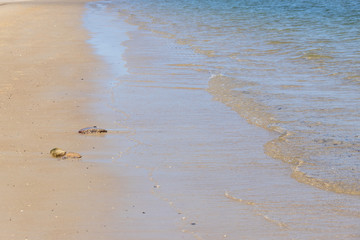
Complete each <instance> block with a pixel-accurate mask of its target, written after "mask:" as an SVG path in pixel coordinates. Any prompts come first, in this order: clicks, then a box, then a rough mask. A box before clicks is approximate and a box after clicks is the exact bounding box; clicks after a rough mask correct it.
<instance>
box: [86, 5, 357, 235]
mask: <svg viewBox="0 0 360 240" xmlns="http://www.w3.org/2000/svg"><path fill="white" fill-rule="evenodd" d="M220 3H221V4H220ZM260 3H264V2H263V1H262V2H257V3H256V4H253V5H251V6H250V5H248V4H249V3H246V2H242V1H236V2H235V1H221V2H220V1H199V2H195V1H170V0H169V1H150V2H146V1H131V2H127V1H104V2H98V3H93V4H90V5H89V11H88V13H87V15H86V18H85V23H87V24H86V26H87V28H88V29H89V31H90V32H92V34H93V37H92V39H91V40H90V42H91V43H92V44H93V45H94V47H95V49H97V53H98V54H100V55H101V56H103V57H104V60H105V61H106V62H107V63H109V64H110V65H111V69H112V70H113V74H114V76H115V77H114V80H113V81H110V84H109V82H106V83H105V84H108V88H109V96H111V97H110V98H109V99H110V100H109V106H110V107H111V109H112V111H113V112H112V114H111V118H112V119H113V121H114V122H115V123H116V125H117V127H118V128H121V129H128V130H129V133H128V134H125V135H121V136H119V137H118V138H119V139H118V140H117V137H116V135H113V136H112V138H113V140H114V141H119V147H118V155H117V156H116V158H115V159H114V162H115V163H116V164H120V165H122V166H123V167H124V168H125V169H127V170H128V171H129V172H136V171H142V173H143V171H145V172H146V173H147V174H148V177H147V181H148V183H149V182H150V183H151V186H153V188H151V189H149V191H151V192H152V193H153V194H154V196H156V197H158V199H159V201H161V202H163V203H166V205H168V206H170V207H171V208H172V209H173V211H174V212H175V213H176V217H175V219H174V222H175V224H176V225H177V227H178V229H179V231H182V232H184V233H186V234H188V235H189V236H191V237H193V239H221V238H227V239H334V238H336V239H359V237H360V232H359V230H358V229H360V212H359V210H358V209H359V207H360V199H359V197H358V196H356V195H351V194H357V188H358V185H357V184H358V175H357V173H358V165H356V156H355V155H356V154H357V152H356V144H357V143H358V142H356V141H357V138H356V137H354V138H351V139H352V140H351V141H350V142H351V143H352V145H351V146H350V145H346V144H345V142H344V141H345V140H344V139H345V138H344V139H343V140H336V141H339V142H334V141H335V140H334V141H333V140H331V137H332V135H334V136H338V138H341V139H342V136H343V135H344V134H345V132H346V134H353V135H355V132H356V131H357V130H356V127H357V126H356V124H358V123H357V122H356V121H355V120H356V114H353V115H351V114H350V113H354V112H355V113H356V106H355V100H354V99H356V97H355V93H356V87H357V86H358V85H357V83H356V81H352V80H351V81H349V82H346V81H345V79H346V77H339V76H340V75H341V76H345V75H347V74H349V72H351V71H357V69H356V67H354V66H356V52H353V53H352V55H351V56H353V57H352V58H351V57H350V56H347V58H349V59H350V58H351V59H350V60H349V61H352V64H353V65H352V66H351V67H354V68H353V70H351V69H350V68H344V67H343V68H342V69H343V70H342V72H341V73H338V74H337V75H332V74H329V73H327V71H331V70H329V69H330V66H331V69H333V68H334V67H336V66H337V65H338V63H337V64H335V63H334V61H335V60H334V59H336V58H335V57H334V56H335V55H336V54H329V53H328V52H326V51H325V52H321V51H320V50H316V51H315V50H314V51H307V50H306V49H308V50H309V49H312V47H311V48H310V47H308V45H309V46H310V45H311V44H310V43H307V41H310V40H307V37H306V36H305V35H304V34H302V33H303V31H304V29H306V26H304V25H301V24H299V23H295V22H296V21H295V20H294V19H293V18H295V17H298V18H301V17H304V14H303V13H304V11H305V10H304V8H305V7H304V6H302V5H298V4H296V2H294V1H293V2H290V3H293V5H292V6H290V5H289V2H286V3H287V4H288V5H289V6H288V8H290V7H291V8H290V9H292V8H295V9H298V12H297V14H295V13H296V11H295V13H294V14H295V16H288V15H289V13H290V12H292V11H289V9H288V8H287V7H285V6H283V7H281V6H280V5H277V6H273V5H269V4H270V3H268V5H266V4H265V5H264V4H260ZM280 3H281V2H280ZM283 4H284V3H283ZM302 4H305V5H306V4H310V3H308V2H303V3H302ZM306 6H307V5H306ZM307 7H308V6H307ZM276 9H277V10H276ZM321 9H322V8H320V10H321ZM170 10H171V11H170ZM274 10H276V11H274ZM320 10H318V11H320ZM336 10H337V11H338V10H339V9H336ZM339 11H340V10H339ZM305 12H310V13H311V11H310V10H307V11H305ZM315 15H316V16H317V15H318V14H315ZM305 17H306V20H307V21H309V25H308V26H307V27H308V28H312V27H314V26H312V24H315V23H318V24H320V22H319V21H315V19H313V17H311V15H309V16H307V15H306V16H305ZM305 17H304V18H305ZM319 17H321V16H319ZM285 20H286V21H285ZM264 21H265V22H266V23H267V24H264ZM304 21H305V20H304ZM310 22H311V23H312V24H311V23H310ZM270 23H271V24H270ZM296 24H297V25H296ZM354 24H356V23H354ZM293 25H296V27H295V26H293ZM106 26H107V27H106ZM116 29H118V31H117V30H116ZM314 31H315V30H314ZM334 31H335V30H334ZM114 32H115V33H114ZM124 33H126V35H124ZM117 34H119V35H121V36H119V37H117ZM323 35H324V33H322V34H320V35H317V36H322V37H324V36H323ZM124 36H125V37H124ZM270 36H271V37H270ZM291 36H292V37H291ZM301 38H302V39H303V40H301ZM312 38H316V39H317V38H318V37H312ZM324 38H325V37H324ZM305 40H306V41H305ZM301 41H302V42H304V43H303V45H301V44H300V42H301ZM312 41H314V44H315V45H316V44H319V45H317V46H318V48H319V49H320V47H319V46H322V47H321V48H325V45H326V46H331V44H330V43H331V41H330V43H328V42H329V40H326V41H325V40H324V41H323V43H320V42H318V41H319V40H316V41H315V40H312ZM354 41H356V40H354ZM225 43H226V44H225ZM325 43H326V44H325ZM306 44H308V45H306ZM351 44H354V43H353V42H351V41H350V43H349V45H348V46H350V45H351ZM300 45H301V46H300ZM315 45H314V46H315ZM345 45H346V44H345ZM345 45H344V46H345ZM314 46H313V47H314ZM296 49H297V50H296ZM314 49H315V48H314ZM345 49H346V50H347V48H345V47H344V49H343V51H345ZM109 50H110V51H109ZM330 55H331V56H330ZM340 55H341V54H340ZM123 59H124V60H125V62H124V61H123ZM338 61H340V60H338ZM328 62H333V63H334V64H333V65H331V64H330V65H327V64H326V63H328ZM325 65H326V67H325ZM324 72H325V73H324ZM340 80H341V81H340ZM332 83H333V84H335V83H336V84H339V85H338V86H335V85H332ZM351 84H352V85H351ZM354 86H355V87H354ZM344 89H347V90H348V91H349V92H346V93H345V92H341V91H343V90H344ZM334 91H337V92H336V94H337V95H339V96H337V95H336V97H334V96H333V95H335V93H334ZM341 97H342V98H344V99H346V103H349V104H348V105H346V106H342V108H345V110H340V109H337V108H339V107H340V105H341V103H338V102H337V100H339V98H341ZM330 98H331V99H332V100H331V101H330V100H329V99H330ZM214 100H218V101H214ZM315 100H316V101H315ZM223 103H225V104H226V105H227V106H226V105H224V104H223ZM351 106H353V107H352V108H353V109H352V111H350V109H351ZM344 113H345V114H344ZM322 114H325V115H322ZM357 114H358V113H357ZM342 115H343V116H342ZM331 116H334V118H332V117H331ZM244 119H246V120H247V121H248V122H250V123H253V124H254V125H249V124H248V123H246V122H245V120H244ZM340 120H341V121H342V122H341V121H340ZM351 121H354V122H351ZM331 124H338V125H337V126H339V125H341V126H342V127H341V128H339V129H336V128H333V126H335V125H331ZM255 125H258V126H261V127H263V128H265V129H267V130H264V129H262V128H259V127H256V126H255ZM331 126H332V127H331ZM115 128H116V127H115ZM347 128H348V130H346V129H347ZM349 129H352V131H351V130H349ZM357 129H358V128H357ZM268 130H270V131H268ZM339 131H340V132H342V134H338V133H339ZM325 132H326V134H325ZM336 134H338V135H336ZM279 136H280V137H279ZM325 136H327V137H326V138H325ZM349 136H350V135H348V138H347V139H350V137H349ZM120 138H121V141H120ZM124 139H125V140H126V141H125V142H126V143H123V141H124ZM334 139H337V138H335V137H334ZM341 141H342V142H341ZM344 144H345V145H344ZM263 145H265V150H266V153H268V155H265V154H264V148H263ZM346 147H347V148H346ZM349 149H352V150H353V152H354V153H352V152H349ZM345 152H346V154H347V155H351V154H352V155H351V156H348V159H350V160H347V163H346V164H345V163H344V161H343V160H341V161H340V160H339V161H335V160H334V159H335V158H336V156H337V155H338V154H340V155H341V154H344V153H345ZM324 153H326V154H324ZM269 155H270V156H272V157H275V158H279V159H282V160H284V161H285V162H287V163H283V162H282V161H278V160H275V159H273V158H271V157H270V156H269ZM336 159H338V158H336ZM288 163H290V164H288ZM350 168H351V170H350V171H349V169H350ZM305 174H306V175H305ZM290 176H293V178H291V177H290ZM295 179H296V180H298V181H300V182H304V183H308V184H301V183H299V182H298V181H296V180H295ZM310 185H314V186H317V187H319V188H322V189H327V190H332V191H324V190H319V189H318V188H314V187H313V186H310ZM336 192H341V193H350V194H349V195H347V194H339V193H336ZM140 238H141V237H140ZM144 239H146V238H145V237H144Z"/></svg>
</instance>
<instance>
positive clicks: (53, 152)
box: [50, 148, 66, 158]
mask: <svg viewBox="0 0 360 240" xmlns="http://www.w3.org/2000/svg"><path fill="white" fill-rule="evenodd" d="M50 154H51V155H52V156H53V157H56V158H58V157H62V156H64V155H65V154H66V152H65V151H64V150H62V149H60V148H53V149H51V150H50Z"/></svg>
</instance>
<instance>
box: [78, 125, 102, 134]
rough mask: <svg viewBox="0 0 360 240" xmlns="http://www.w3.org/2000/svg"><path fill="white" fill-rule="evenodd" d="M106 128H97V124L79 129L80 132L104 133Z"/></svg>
mask: <svg viewBox="0 0 360 240" xmlns="http://www.w3.org/2000/svg"><path fill="white" fill-rule="evenodd" d="M106 132H107V130H106V129H103V128H98V127H97V126H93V127H86V128H82V129H80V130H79V133H81V134H91V133H106Z"/></svg>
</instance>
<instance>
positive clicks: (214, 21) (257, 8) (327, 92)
mask: <svg viewBox="0 0 360 240" xmlns="http://www.w3.org/2000/svg"><path fill="white" fill-rule="evenodd" d="M113 4H115V5H116V7H115V8H117V9H118V11H119V16H120V17H121V18H123V19H126V20H127V22H129V23H131V24H133V25H136V26H138V27H140V29H142V30H144V31H151V32H153V33H155V34H158V35H159V36H162V37H164V38H170V39H174V40H175V41H176V42H177V44H179V46H180V45H182V46H184V45H185V46H188V47H190V48H191V49H192V51H193V52H194V54H196V55H201V56H202V57H203V58H201V60H200V61H199V60H198V62H191V61H189V60H188V59H185V58H184V63H183V64H184V66H186V67H187V68H190V69H193V70H194V71H197V72H199V71H202V72H208V73H209V89H208V91H209V92H210V93H212V94H213V95H214V97H215V99H217V100H219V101H221V102H223V103H225V104H227V105H228V106H230V107H232V109H233V110H234V111H236V112H238V113H239V114H240V115H241V116H242V117H244V118H246V119H247V121H248V122H250V123H252V124H256V125H258V126H261V127H263V128H266V129H269V130H272V131H276V132H278V133H279V134H281V137H280V138H278V139H274V140H273V141H271V142H269V143H268V144H267V145H266V147H265V149H266V152H267V153H268V154H269V155H270V156H272V157H274V158H277V159H281V160H283V161H285V162H288V163H290V166H291V167H292V170H293V177H295V178H296V179H297V180H299V181H300V182H305V183H309V184H311V185H314V186H317V187H320V188H325V189H328V190H332V191H335V192H340V193H349V194H360V131H359V130H360V121H359V120H360V107H359V106H360V105H359V99H360V50H359V46H360V2H359V1H350V0H349V1H344V0H343V1H324V0H317V1H315V0H313V1H300V0H296V1H280V0H279V1H265V0H261V1H244V0H243V1H241V0H237V1H235V0H234V1H231V0H213V1H210V0H199V1H185V0H176V1H175V0H152V1H145V0H144V1H143V0H133V1H122V0H116V1H113ZM179 54H181V52H179Z"/></svg>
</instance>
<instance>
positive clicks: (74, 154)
mask: <svg viewBox="0 0 360 240" xmlns="http://www.w3.org/2000/svg"><path fill="white" fill-rule="evenodd" d="M81 157H82V156H81V155H80V154H79V153H76V152H67V153H66V154H65V155H64V156H63V157H62V159H69V158H72V159H74V158H77V159H79V158H81Z"/></svg>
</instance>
